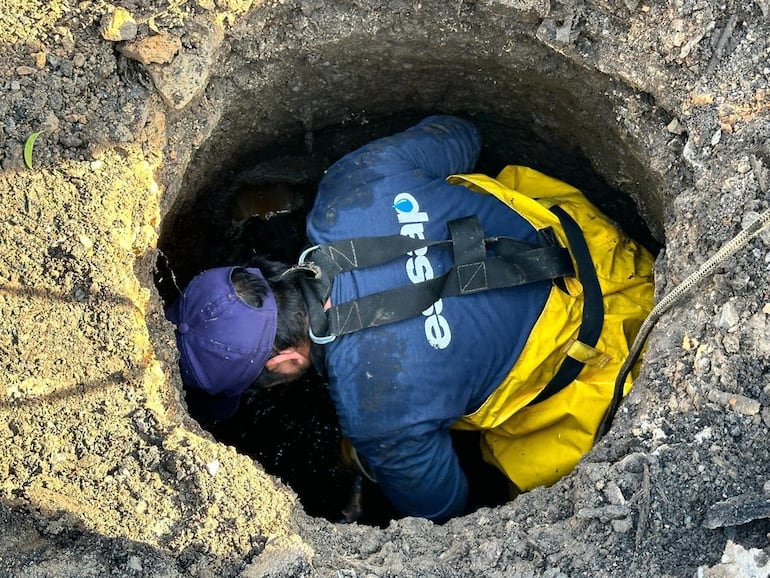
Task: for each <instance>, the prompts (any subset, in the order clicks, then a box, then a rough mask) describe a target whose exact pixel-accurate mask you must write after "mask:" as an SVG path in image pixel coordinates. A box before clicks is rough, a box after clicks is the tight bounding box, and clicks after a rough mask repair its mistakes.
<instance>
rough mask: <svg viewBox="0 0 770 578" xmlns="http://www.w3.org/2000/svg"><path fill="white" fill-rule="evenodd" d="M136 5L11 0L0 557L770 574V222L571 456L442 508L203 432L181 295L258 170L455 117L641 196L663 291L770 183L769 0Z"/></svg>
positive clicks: (71, 562)
mask: <svg viewBox="0 0 770 578" xmlns="http://www.w3.org/2000/svg"><path fill="white" fill-rule="evenodd" d="M116 5H117V6H119V7H120V8H123V9H125V12H121V11H117V12H116V11H115V7H114V6H112V5H109V4H107V3H106V2H103V1H99V0H94V1H91V0H85V1H82V2H74V1H64V0H57V1H54V2H43V1H42V0H26V1H25V2H22V1H21V0H0V15H2V21H3V27H2V30H0V57H2V64H1V65H0V72H2V76H0V82H1V83H2V89H3V92H2V96H1V97H0V119H1V120H2V124H1V125H0V165H1V166H2V173H0V201H1V202H2V207H3V208H2V210H1V211H0V214H2V227H0V316H1V317H2V319H3V321H2V330H0V352H2V353H3V356H2V357H3V360H4V361H3V369H2V378H1V379H0V414H1V415H0V438H1V439H2V441H3V447H4V448H5V450H4V452H3V453H2V455H0V576H14V577H17V576H18V577H29V578H31V577H39V576H56V577H68V576H71V577H76V576H77V577H85V576H104V575H112V576H153V577H156V576H168V577H172V576H174V577H175V576H195V577H201V578H203V577H209V576H212V577H213V576H216V577H220V576H239V577H243V578H249V577H256V576H273V577H284V576H285V577H294V576H339V577H341V576H351V577H352V576H367V577H368V576H371V577H374V576H378V577H385V576H491V577H494V576H500V577H502V576H549V577H556V576H694V575H696V574H698V575H703V576H712V577H716V576H747V575H756V576H767V575H768V573H769V572H770V563H769V562H768V560H769V558H768V556H769V555H770V549H768V532H770V523H769V522H768V518H769V517H770V508H768V505H767V504H768V500H769V498H768V495H769V491H768V488H767V482H768V478H770V474H768V472H770V467H769V466H770V441H768V436H767V435H766V430H767V426H768V425H770V378H769V377H768V374H769V371H768V367H769V366H770V306H769V305H768V296H769V295H770V289H768V287H769V286H768V279H769V278H770V272H769V268H770V266H769V265H768V264H769V263H770V247H769V246H768V244H769V243H770V235H764V236H761V237H760V238H758V239H756V240H754V241H752V243H751V244H750V245H749V246H748V247H746V248H745V249H743V250H742V251H741V252H740V253H738V254H737V255H736V256H735V257H733V258H731V259H730V260H729V261H728V262H726V263H725V264H724V266H723V267H721V268H720V270H719V271H718V272H717V273H716V274H715V275H713V276H711V277H709V278H708V279H707V280H705V281H704V282H703V283H702V284H701V285H700V286H699V287H698V288H697V289H696V291H695V292H694V293H693V294H692V295H691V296H690V297H689V298H688V299H687V301H686V302H685V303H684V304H683V305H681V306H678V307H676V308H674V309H673V310H672V311H671V312H669V313H668V314H666V315H665V316H664V318H663V319H661V321H660V322H659V323H658V325H657V327H656V329H655V330H654V332H653V334H652V336H651V339H650V343H649V347H648V349H647V352H646V361H645V363H644V365H643V368H642V373H641V376H640V378H639V380H638V381H637V384H636V386H635V388H634V390H633V392H632V393H631V395H630V396H629V397H628V399H627V400H626V401H625V403H624V405H623V406H622V408H621V411H620V412H619V414H618V416H617V418H616V422H615V424H614V427H613V429H612V431H611V432H610V434H609V435H607V436H606V437H605V438H604V439H603V440H602V441H601V443H600V444H599V445H598V446H597V447H596V448H595V449H594V450H593V451H592V452H591V453H590V454H589V455H588V456H586V458H585V459H584V460H583V462H582V463H581V464H580V466H579V467H578V468H577V469H576V470H575V472H573V473H572V474H571V475H569V476H567V477H566V478H565V479H563V480H561V481H560V482H558V483H557V484H555V485H554V486H553V487H551V488H540V489H537V490H535V491H532V492H529V493H528V494H524V495H521V496H519V497H517V498H516V499H515V500H513V501H511V502H509V503H506V504H504V505H500V506H496V507H482V508H480V509H478V510H477V511H475V512H474V513H472V514H470V515H468V516H465V517H462V518H458V519H455V520H451V521H449V522H447V523H446V524H443V525H436V524H433V523H430V522H428V521H425V520H421V519H415V518H402V519H395V520H393V521H390V522H388V521H387V520H385V521H383V522H382V523H381V524H380V525H377V524H374V525H365V524H340V523H335V522H333V521H330V520H329V519H327V518H332V519H333V516H331V515H329V514H328V513H327V510H328V511H334V510H336V509H337V508H338V504H336V503H335V504H331V505H330V504H323V503H322V502H321V505H320V506H319V507H318V508H317V509H314V508H310V507H308V506H306V505H303V501H301V500H300V498H298V495H297V493H295V491H296V492H303V493H304V492H305V490H304V489H303V488H301V484H303V483H304V484H306V485H308V486H310V487H312V486H313V485H315V487H316V488H318V487H320V488H324V487H325V486H326V484H327V483H328V482H327V481H326V479H325V478H324V476H325V475H327V474H328V469H325V470H323V471H318V472H317V474H313V473H307V474H304V473H303V474H302V475H300V476H298V479H293V480H289V479H288V478H289V476H286V480H282V479H281V478H279V477H277V476H276V475H274V474H271V473H269V472H268V471H266V468H268V465H269V464H268V463H267V462H268V461H269V460H268V459H267V457H261V456H259V455H256V454H257V453H256V452H255V453H254V455H251V456H250V455H247V452H249V450H248V448H245V447H244V448H241V449H240V451H238V450H236V449H235V448H234V447H233V445H232V444H234V443H235V442H234V441H233V440H232V438H228V437H227V433H226V432H217V435H218V436H219V437H220V439H219V440H218V439H216V438H215V437H214V436H213V435H212V434H211V433H210V432H209V431H207V430H205V429H203V428H201V427H200V425H199V424H198V422H196V421H195V420H194V419H193V418H192V417H191V416H190V415H189V413H188V408H187V405H186V401H185V396H184V394H183V391H182V388H181V383H180V380H179V374H178V370H177V368H176V357H175V356H176V353H175V347H174V336H173V331H172V328H171V326H170V325H169V324H168V323H167V322H166V321H165V319H164V317H163V303H164V299H167V298H168V296H169V294H170V293H169V292H170V291H173V286H174V285H175V284H176V285H180V286H181V285H183V284H184V283H185V282H186V280H187V279H189V277H190V276H191V275H192V274H194V272H195V270H196V269H200V268H203V267H205V266H207V265H208V264H209V263H208V261H207V260H211V259H219V258H224V257H223V256H222V255H220V254H218V253H217V251H214V248H212V242H216V244H217V246H218V247H220V248H222V249H225V248H227V247H228V246H227V244H226V243H223V242H222V241H223V240H224V239H225V237H222V236H220V237H219V238H217V237H216V236H217V234H219V233H220V232H221V231H220V230H218V229H216V228H210V227H204V226H201V227H197V229H196V227H194V226H193V225H194V224H200V223H203V222H205V221H207V218H206V217H207V215H209V216H211V219H210V221H212V222H224V221H223V219H224V218H225V215H230V213H228V211H231V210H232V202H233V197H234V191H235V190H236V189H234V188H233V186H234V182H235V177H236V175H238V174H241V173H242V171H244V170H245V169H250V170H252V171H256V172H255V173H253V176H255V178H257V177H258V178H263V179H274V180H281V181H283V182H290V183H292V184H293V185H295V186H297V188H298V189H300V190H302V191H303V192H304V193H306V194H309V195H312V187H313V184H314V183H315V182H317V180H318V178H319V177H320V175H321V174H322V172H323V169H324V167H326V166H328V164H330V163H331V162H333V161H334V160H335V159H336V158H337V157H338V156H339V155H340V154H344V152H347V151H348V150H352V149H353V148H355V147H356V146H358V145H359V144H362V143H363V142H366V141H367V140H370V139H371V138H375V137H377V136H381V135H383V134H386V132H387V131H389V130H391V129H395V130H398V128H401V127H403V126H407V125H408V124H409V123H410V122H411V121H412V120H413V119H414V118H416V117H419V116H422V115H425V114H428V113H433V112H448V113H459V114H466V115H468V116H471V117H473V118H474V119H475V120H477V122H478V123H479V124H480V125H481V126H482V127H484V130H483V132H484V134H485V142H486V145H485V146H486V149H485V155H486V156H485V158H486V161H485V162H487V163H488V165H489V166H490V167H492V166H496V165H499V164H502V163H508V162H515V163H521V164H532V165H533V166H536V167H537V168H541V169H542V170H544V171H545V172H549V173H551V174H554V175H555V176H559V177H561V178H564V179H565V180H568V181H571V182H573V183H574V184H576V185H577V186H580V187H581V188H583V189H584V190H586V192H590V191H594V192H599V191H601V192H602V194H604V195H605V197H604V200H605V202H607V203H609V204H612V203H613V202H615V199H621V197H619V196H618V197H616V196H615V192H617V191H620V192H622V193H623V194H624V195H626V197H625V198H627V199H630V200H631V201H630V202H631V203H632V204H633V205H634V206H633V207H632V206H631V205H628V203H629V201H627V200H617V203H620V210H619V214H620V215H623V214H625V215H634V214H636V213H638V214H639V215H641V217H642V218H643V219H644V221H645V222H646V225H647V228H648V229H649V231H650V233H649V237H648V239H647V241H648V242H649V243H650V244H656V243H657V244H659V245H660V246H661V247H662V250H661V251H660V253H659V256H658V259H657V263H656V284H657V287H658V291H659V292H660V293H661V294H663V293H665V292H667V291H669V290H670V289H671V288H672V287H674V286H675V285H676V284H677V283H678V282H679V281H681V280H682V279H683V278H684V277H685V276H686V275H687V274H688V273H690V272H691V271H692V270H693V269H694V267H695V266H696V265H697V264H698V263H700V262H702V261H704V260H705V259H706V258H707V257H708V256H709V255H711V254H712V253H713V252H714V251H715V250H717V249H718V248H719V247H720V246H721V245H722V244H723V243H725V242H726V241H727V240H728V239H729V238H730V237H732V236H733V235H734V234H735V233H736V232H737V231H739V230H740V229H741V228H742V227H745V226H746V225H747V224H748V223H749V222H750V221H751V219H752V218H755V217H756V214H757V213H759V212H761V211H763V210H764V209H765V208H766V207H767V200H768V199H767V192H768V183H770V170H769V169H770V148H768V144H767V143H768V137H769V136H770V134H769V133H770V123H768V118H770V89H769V88H768V84H769V80H770V65H768V62H769V61H770V59H769V58H768V57H769V56H770V5H768V2H767V0H754V1H753V2H733V1H731V0H728V1H727V2H722V1H719V2H717V1H716V0H677V1H673V0H672V1H670V2H663V1H660V2H643V1H638V0H625V1H624V2H619V3H610V2H606V1H605V0H567V1H563V2H562V1H559V0H552V1H550V2H549V1H548V0H478V1H466V0H460V1H458V2H449V3H447V2H443V1H441V2H440V1H438V0H435V1H434V0H426V1H423V2H412V1H411V0H408V1H406V0H395V1H393V2H389V3H384V2H378V1H370V0H363V1H360V2H355V3H349V2H320V1H307V0H306V1H302V2H299V1H294V0H273V1H265V2H259V1H251V0H216V1H215V0H196V1H193V0H173V1H170V2H158V1H154V0H121V1H119V2H116ZM110 14H112V16H110ZM120 18H123V19H122V20H120ZM114 20H118V22H112V21H114ZM111 24H112V25H111ZM134 24H135V25H134ZM399 123H401V126H397V125H399ZM39 131H42V132H41V134H40V135H39V137H38V139H37V141H36V142H35V144H34V149H33V150H32V158H31V160H32V163H31V165H32V166H31V168H29V167H27V166H26V165H25V160H24V145H25V142H26V141H27V138H28V136H29V135H30V134H32V133H35V132H39ZM634 207H635V210H632V209H634ZM195 219H197V221H196V220H195ZM637 224H638V223H637ZM196 226H197V225H196ZM624 226H626V227H628V228H629V229H630V228H632V227H634V226H636V225H634V224H633V223H624ZM191 232H193V233H194V234H192V235H191V234H190V233H191ZM640 234H641V233H640ZM212 239H213V241H212ZM287 250H293V248H288V249H287ZM164 267H170V270H172V271H174V278H171V277H170V274H169V272H168V270H167V269H164ZM306 396H309V397H310V398H311V399H312V394H311V393H307V392H305V393H301V394H300V393H298V394H297V397H298V398H305V399H306ZM313 403H314V402H313V401H309V402H307V403H304V404H302V403H298V405H302V407H301V412H303V413H304V414H305V415H308V416H312V415H314V414H313V412H312V411H311V410H312V409H313V407H314V406H313ZM298 411H300V410H298ZM308 419H312V417H308ZM274 427H275V429H277V428H279V427H280V425H276V426H274ZM265 435H269V433H267V434H265ZM329 435H330V436H332V435H333V432H331V433H329ZM319 441H323V438H322V436H321V437H318V438H314V439H310V440H305V442H306V443H307V444H308V445H307V447H309V448H313V447H317V446H314V444H317V443H318V442H319ZM293 447H295V446H293ZM305 451H308V452H310V451H311V450H310V449H308V450H305ZM255 457H256V458H258V459H254V458H255ZM260 460H262V461H264V462H265V463H264V464H262V463H261V461H260ZM263 465H264V467H263ZM310 472H312V468H311V470H310ZM314 476H317V478H316V477H314ZM319 495H320V496H321V498H323V497H324V494H323V493H322V492H321V493H320V494H319ZM329 495H330V494H329ZM303 500H304V501H307V500H305V499H304V498H303ZM321 506H322V507H321ZM364 508H366V504H364ZM306 510H308V511H307V512H306Z"/></svg>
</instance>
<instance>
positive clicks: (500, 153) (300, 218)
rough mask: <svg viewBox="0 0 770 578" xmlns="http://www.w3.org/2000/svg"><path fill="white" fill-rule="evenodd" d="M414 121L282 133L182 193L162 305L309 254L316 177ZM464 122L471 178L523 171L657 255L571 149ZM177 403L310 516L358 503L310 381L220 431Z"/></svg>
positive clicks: (622, 198) (473, 437)
mask: <svg viewBox="0 0 770 578" xmlns="http://www.w3.org/2000/svg"><path fill="white" fill-rule="evenodd" d="M461 115H462V114H461ZM424 116H426V113H425V112H404V113H399V114H398V115H391V116H385V117H381V118H369V119H367V121H366V122H360V121H358V122H357V121H350V122H347V123H344V124H340V125H336V126H331V127H329V128H326V129H323V130H319V131H317V132H314V133H313V134H312V135H306V134H296V135H289V136H287V137H286V139H285V140H283V141H282V142H278V143H276V144H275V145H273V146H270V147H268V148H267V149H263V150H258V151H249V152H246V153H245V154H244V155H243V157H242V158H240V159H237V166H238V167H239V169H234V170H232V171H231V172H229V173H227V174H219V175H212V177H211V180H210V182H211V183H212V184H211V185H210V186H209V187H207V188H205V189H204V190H201V191H197V192H191V194H190V198H188V199H186V200H185V202H184V203H182V204H181V206H180V208H178V209H177V210H176V212H175V213H173V214H169V216H168V217H167V218H166V220H165V222H164V226H163V230H162V235H161V240H160V248H161V251H162V253H161V258H160V259H159V261H158V266H157V270H156V285H157V287H158V290H159V292H160V294H161V297H162V298H163V299H164V301H165V303H166V304H168V305H170V304H171V303H172V302H173V301H174V300H175V299H176V298H177V297H178V295H179V288H183V287H184V286H185V285H186V284H187V282H188V281H189V280H190V279H191V278H192V277H193V276H194V275H195V274H197V273H198V272H200V271H202V270H204V269H207V268H209V267H213V266H222V265H231V264H237V263H240V262H242V261H244V260H245V259H246V258H248V257H249V256H250V255H251V254H253V253H259V254H262V255H264V256H266V257H268V258H270V259H274V260H279V261H283V262H287V263H294V262H296V260H297V257H298V256H299V253H300V252H301V250H302V249H303V248H305V247H306V246H307V239H306V238H305V234H304V222H305V216H306V214H307V212H308V210H309V208H310V207H311V205H312V202H313V195H314V191H315V188H316V185H317V183H318V181H319V180H320V179H321V177H322V175H323V171H324V169H325V168H326V167H328V166H329V165H330V164H332V163H333V162H334V161H336V160H337V159H338V158H340V157H341V156H343V155H344V154H345V153H347V152H349V151H351V150H354V149H355V148H357V147H358V146H361V145H363V144H365V143H367V142H369V141H371V140H374V139H376V138H378V137H381V136H385V135H388V134H392V133H395V132H398V131H400V130H404V129H406V128H408V127H409V126H411V125H413V124H415V123H416V122H417V121H419V120H420V119H421V118H423V117H424ZM465 116H470V117H472V118H473V120H474V121H475V123H476V125H477V126H478V127H479V129H480V131H481V133H482V138H483V142H484V146H483V149H482V155H481V158H480V160H479V164H478V166H477V171H478V172H484V173H487V174H492V175H494V174H496V173H497V172H498V171H499V170H500V169H502V168H503V167H504V166H505V165H507V164H523V165H528V166H531V167H533V168H536V169H538V170H541V171H542V172H544V173H546V174H550V175H552V176H554V177H557V178H559V179H562V180H564V181H566V182H568V183H570V184H572V185H574V186H576V187H578V188H580V189H581V190H583V191H584V192H585V193H586V195H587V196H589V197H590V198H591V200H592V201H594V203H596V204H597V205H598V206H600V207H601V208H602V209H603V210H604V212H605V213H606V214H608V215H609V216H610V217H611V218H613V219H615V220H616V221H617V222H618V223H619V224H620V225H621V227H623V228H624V229H625V230H626V231H627V232H628V233H629V234H630V235H631V236H632V237H634V238H635V239H636V240H638V241H639V242H641V243H642V244H644V245H645V246H647V248H648V249H650V250H651V251H653V252H654V253H657V252H658V250H659V248H660V245H659V244H658V243H657V242H656V241H655V239H654V238H653V236H652V235H651V234H650V231H649V229H648V228H647V226H646V225H645V223H644V221H643V220H642V219H641V217H640V216H639V215H638V213H637V211H636V208H635V206H634V203H633V201H632V200H631V199H630V198H629V197H627V196H626V195H624V194H623V193H621V192H619V191H617V190H615V189H613V188H612V187H610V186H609V185H608V184H607V183H606V181H605V180H604V179H603V178H602V177H601V176H600V175H598V174H596V173H595V172H594V171H593V170H592V169H591V166H590V163H589V162H588V161H587V160H586V158H585V157H584V156H583V154H582V153H581V152H580V151H579V150H577V149H569V150H568V149H565V148H561V147H559V146H557V145H555V144H554V140H552V139H549V138H547V137H544V136H542V135H538V134H535V133H534V132H533V131H531V130H530V129H528V128H527V127H521V126H515V125H512V124H508V123H506V122H505V120H504V119H500V118H496V117H494V116H491V115H485V114H484V115H482V114H471V115H465ZM194 162H203V160H202V159H196V160H195V161H194ZM223 183H224V184H223ZM257 215H259V216H257ZM187 403H188V409H189V411H190V414H191V415H192V417H194V418H196V419H198V421H199V422H201V425H202V426H203V427H205V428H207V429H208V430H209V431H210V432H211V433H212V434H213V435H214V436H215V437H216V438H217V439H218V440H220V441H221V442H223V443H227V444H230V445H233V446H235V447H236V448H238V449H239V451H241V452H243V453H245V454H247V455H249V456H252V457H254V458H255V459H256V460H258V461H259V463H260V464H262V466H263V467H264V468H265V470H267V471H268V472H269V473H271V474H273V475H275V476H277V477H279V478H281V479H282V480H283V481H284V482H286V483H287V484H288V485H289V486H291V487H292V488H293V489H294V491H295V492H296V493H297V494H298V496H299V498H300V500H301V502H302V503H303V505H304V507H305V510H306V511H307V512H308V513H309V514H311V515H315V516H321V517H324V518H327V519H329V520H332V521H338V520H341V519H342V517H343V512H344V511H345V510H346V509H348V508H349V506H350V501H351V499H355V498H356V496H354V488H356V483H357V480H356V476H355V475H354V473H353V471H352V469H351V468H350V467H349V466H347V465H346V464H345V463H343V460H342V458H341V452H340V444H341V436H340V432H339V427H338V424H337V419H336V415H335V411H334V407H333V405H332V402H331V399H330V398H329V395H328V393H327V390H326V387H325V384H324V383H323V382H322V381H321V379H320V378H319V377H318V376H311V377H307V378H305V379H303V380H301V381H299V382H296V383H292V384H288V385H285V386H280V387H276V388H273V389H271V390H266V391H263V390H260V391H252V390H250V391H248V392H247V394H246V395H244V397H243V399H242V403H241V406H240V408H239V410H238V412H237V413H236V414H235V415H234V416H233V417H232V418H230V419H229V420H226V421H224V422H218V423H206V422H205V420H204V419H203V417H202V412H201V403H203V404H205V400H204V401H203V402H201V400H200V399H199V398H198V397H197V396H196V394H195V392H194V391H188V392H187ZM453 442H454V444H455V447H456V449H457V452H458V455H459V456H460V460H461V463H462V464H463V468H464V470H465V472H466V474H467V475H468V478H469V482H470V486H471V506H472V507H473V508H474V509H475V508H478V507H482V506H495V505H499V504H502V503H504V502H506V501H507V500H509V499H510V495H509V493H508V486H507V483H506V480H505V478H504V477H503V475H502V474H501V473H500V472H499V471H498V470H496V469H495V468H493V467H492V466H489V465H488V464H486V463H485V462H483V460H482V459H481V455H480V451H479V436H478V433H476V432H453ZM359 483H360V481H359ZM360 489H361V492H360V494H359V495H358V498H360V503H361V508H362V517H361V518H360V519H359V522H361V523H366V524H372V525H386V524H387V523H388V522H389V520H391V519H393V518H394V517H396V516H397V514H396V513H395V512H394V511H393V510H392V509H391V508H390V506H389V505H388V503H387V501H386V500H385V499H384V497H383V496H382V495H381V494H380V493H379V492H378V489H377V487H376V485H375V484H372V483H370V482H368V481H366V480H363V482H362V485H361V486H360Z"/></svg>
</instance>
